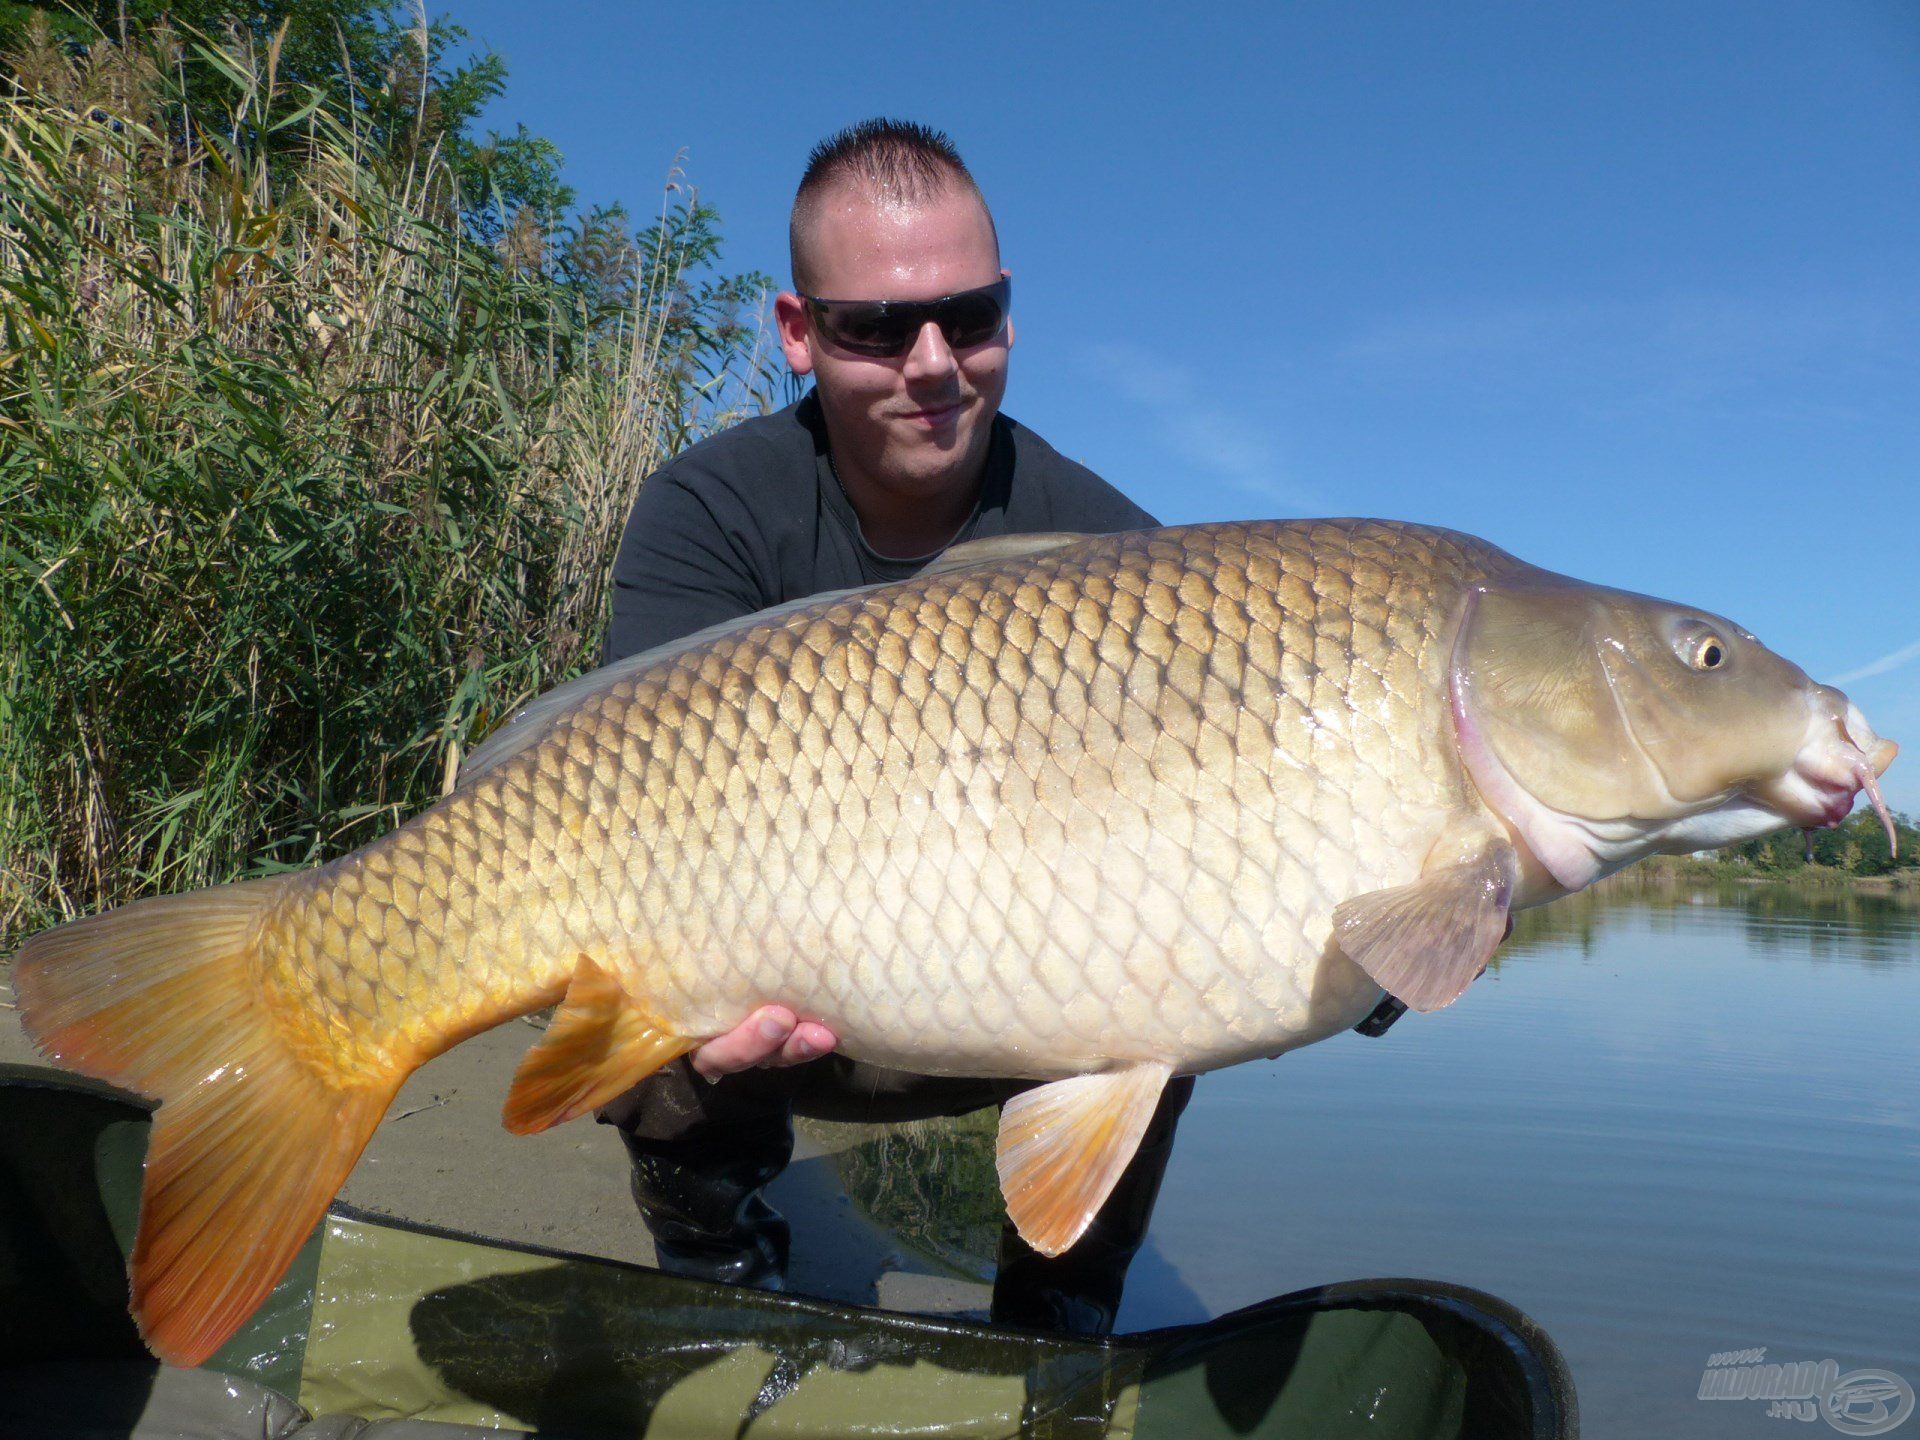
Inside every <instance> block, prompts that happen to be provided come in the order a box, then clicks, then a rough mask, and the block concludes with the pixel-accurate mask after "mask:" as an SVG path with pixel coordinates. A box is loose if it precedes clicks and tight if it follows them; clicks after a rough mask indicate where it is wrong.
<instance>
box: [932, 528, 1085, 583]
mask: <svg viewBox="0 0 1920 1440" xmlns="http://www.w3.org/2000/svg"><path fill="white" fill-rule="evenodd" d="M1091 539H1093V536H1091V535H1083V534H1080V533H1079V532H1077V531H1073V530H1036V531H1034V532H1033V533H1032V534H1029V535H989V536H988V537H987V538H986V539H984V540H968V541H966V542H964V543H963V544H959V545H955V546H952V547H950V548H949V549H946V550H943V551H942V552H941V553H940V556H939V558H938V559H936V560H934V561H932V562H931V563H930V564H929V565H928V566H927V568H926V569H924V570H922V571H921V572H920V573H921V574H922V575H946V574H950V573H951V572H953V571H955V570H967V569H971V568H972V567H973V566H975V565H989V564H991V563H993V562H994V561H995V560H1015V559H1019V558H1021V557H1023V556H1027V555H1044V554H1046V553H1047V552H1048V551H1049V550H1058V549H1061V548H1062V547H1063V546H1067V545H1074V544H1078V543H1079V542H1080V541H1082V540H1091Z"/></svg>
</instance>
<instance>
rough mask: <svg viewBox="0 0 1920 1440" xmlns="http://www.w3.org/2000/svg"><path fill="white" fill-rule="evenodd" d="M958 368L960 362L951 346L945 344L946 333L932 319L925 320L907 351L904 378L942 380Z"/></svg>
mask: <svg viewBox="0 0 1920 1440" xmlns="http://www.w3.org/2000/svg"><path fill="white" fill-rule="evenodd" d="M959 368H960V362H959V361H957V360H955V359H954V358H953V347H952V346H951V345H949V344H947V337H946V335H945V334H943V333H942V332H941V329H940V327H939V326H938V325H936V324H934V322H933V321H931V320H929V321H927V323H926V324H924V325H922V326H921V327H920V334H919V335H918V336H917V337H916V338H915V340H914V342H913V349H911V350H909V351H908V352H907V364H906V372H905V373H906V378H907V379H908V380H943V379H945V378H946V377H947V376H949V375H951V374H953V373H954V372H955V371H956V370H958V369H959Z"/></svg>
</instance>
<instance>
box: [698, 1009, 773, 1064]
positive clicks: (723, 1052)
mask: <svg viewBox="0 0 1920 1440" xmlns="http://www.w3.org/2000/svg"><path fill="white" fill-rule="evenodd" d="M795 1023H796V1022H795V1020H794V1015H793V1012H792V1011H791V1010H789V1009H787V1007H786V1006H784V1005H762V1006H761V1007H760V1008H759V1009H758V1010H756V1011H754V1012H753V1013H752V1014H751V1015H749V1016H747V1018H746V1019H744V1020H742V1021H741V1022H740V1023H739V1024H738V1025H736V1026H734V1027H733V1029H731V1030H729V1031H728V1032H727V1033H726V1034H724V1035H716V1036H715V1037H714V1038H713V1039H711V1040H709V1041H708V1042H707V1043H706V1044H704V1045H702V1046H701V1047H700V1048H699V1049H698V1050H696V1051H694V1052H693V1055H692V1057H691V1063H692V1065H693V1068H694V1069H695V1070H697V1071H699V1072H700V1073H701V1074H702V1075H704V1076H706V1077H707V1079H709V1080H717V1079H719V1078H720V1077H721V1076H722V1075H733V1074H737V1073H738V1072H739V1071H742V1070H751V1069H752V1068H753V1067H754V1066H756V1065H758V1064H760V1063H762V1062H763V1061H765V1060H767V1059H769V1058H771V1057H772V1056H775V1055H778V1054H779V1053H780V1047H781V1046H783V1045H785V1044H786V1043H787V1041H788V1039H789V1038H790V1037H791V1036H792V1035H793V1027H794V1025H795Z"/></svg>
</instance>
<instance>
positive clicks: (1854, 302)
mask: <svg viewBox="0 0 1920 1440" xmlns="http://www.w3.org/2000/svg"><path fill="white" fill-rule="evenodd" d="M1916 334H1920V306H1916V305H1915V304H1914V302H1913V299H1912V297H1911V296H1905V295H1890V294H1880V293H1875V294H1838V293H1829V294H1813V293H1810V294H1784V295H1783V294H1771V293H1769V294H1734V293H1726V294H1714V293H1673V294H1667V295H1659V296H1642V297H1632V298H1604V299H1593V300H1578V299H1572V300H1552V301H1534V302H1526V301H1522V302H1513V303H1493V304H1484V303H1483V304H1475V303H1470V302H1469V303H1461V304H1440V305H1434V306H1430V307H1425V308H1420V309H1415V310H1411V311H1408V312H1406V313H1403V314H1400V315H1395V316H1387V317H1383V318H1381V319H1379V320H1376V321H1375V322H1373V323H1371V324H1368V325H1365V326H1363V327H1361V328H1360V329H1359V330H1358V331H1357V332H1356V333H1355V334H1354V335H1352V336H1351V337H1350V338H1349V339H1348V340H1347V341H1346V342H1345V343H1344V344H1342V345H1340V346H1338V347H1337V350H1336V356H1337V358H1338V359H1340V360H1342V361H1344V362H1345V363H1346V364H1347V365H1348V366H1350V367H1351V368H1352V369H1354V370H1355V371H1357V372H1359V373H1360V374H1362V375H1364V376H1367V377H1369V378H1372V379H1376V380H1384V381H1387V382H1389V383H1406V382H1407V381H1410V380H1411V381H1414V382H1416V383H1418V382H1437V383H1439V384H1442V385H1444V386H1445V387H1446V388H1447V389H1448V390H1449V391H1450V392H1453V393H1458V392H1459V390H1460V389H1462V388H1463V387H1464V388H1466V389H1468V390H1471V391H1475V392H1477V393H1478V395H1479V398H1481V399H1482V400H1484V401H1488V402H1492V403H1496V404H1501V403H1504V404H1509V405H1532V404H1535V403H1537V401H1538V399H1539V396H1540V393H1541V391H1542V390H1543V388H1551V389H1552V390H1555V391H1558V392H1561V393H1565V394H1569V395H1571V396H1573V397H1576V398H1577V399H1578V400H1579V401H1581V402H1583V403H1584V404H1585V405H1586V406H1587V407H1588V408H1591V409H1598V410H1602V411H1609V412H1611V411H1617V410H1620V409H1645V408H1676V407H1678V408H1685V409H1686V410H1688V411H1690V412H1695V413H1697V412H1699V411H1700V410H1702V409H1705V408H1713V409H1717V410H1723V411H1733V412H1736V413H1739V412H1745V411H1748V410H1760V411H1764V413H1765V414H1767V415H1768V416H1769V417H1771V418H1774V419H1778V418H1781V417H1782V416H1783V415H1785V414H1787V413H1789V412H1791V413H1793V414H1796V415H1799V416H1801V417H1802V418H1806V417H1813V416H1819V417H1823V418H1833V417H1835V416H1843V415H1844V416H1848V417H1852V416H1855V415H1863V416H1864V415H1871V414H1873V413H1874V411H1875V410H1876V409H1877V408H1880V407H1883V406H1884V403H1885V402H1884V399H1882V398H1879V397H1884V396H1885V395H1887V394H1888V392H1889V385H1888V381H1889V379H1890V378H1891V377H1897V376H1900V375H1908V376H1912V375H1915V374H1916V373H1920V367H1916V366H1915V363H1914V360H1913V353H1912V347H1913V341H1914V338H1915V336H1916ZM1783 392H1784V393H1783Z"/></svg>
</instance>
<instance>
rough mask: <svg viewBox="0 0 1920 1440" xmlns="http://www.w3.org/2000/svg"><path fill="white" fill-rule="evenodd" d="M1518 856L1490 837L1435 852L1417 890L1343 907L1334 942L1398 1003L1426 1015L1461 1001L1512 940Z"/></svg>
mask: <svg viewBox="0 0 1920 1440" xmlns="http://www.w3.org/2000/svg"><path fill="white" fill-rule="evenodd" d="M1518 870H1519V857H1518V856H1517V855H1516V854H1515V853H1514V849H1513V846H1512V845H1510V844H1509V843H1507V842H1506V841H1505V840H1503V839H1494V838H1492V837H1489V838H1487V839H1486V840H1485V841H1484V843H1481V844H1479V845H1477V846H1473V847H1470V848H1468V849H1467V850H1466V853H1464V854H1462V853H1461V850H1460V849H1459V848H1455V847H1452V846H1449V847H1447V848H1446V849H1438V848H1437V849H1436V853H1435V854H1433V855H1432V856H1430V857H1429V859H1428V863H1427V867H1426V869H1425V871H1424V872H1423V873H1422V874H1421V876H1420V878H1419V879H1418V880H1416V881H1414V882H1413V883H1412V884H1411V885H1397V886H1395V887H1394V888H1392V889H1390V890H1374V891H1371V892H1369V893H1368V894H1365V895H1359V896H1356V897H1355V898H1353V899H1352V900H1348V901H1345V902H1344V903H1342V904H1341V905H1339V906H1337V907H1336V908H1335V909H1334V912H1333V938H1334V940H1335V942H1336V943H1337V944H1338V945H1339V947H1340V948H1341V950H1343V951H1344V952H1346V955H1347V958H1348V959H1350V960H1352V961H1353V962H1354V964H1356V965H1358V966H1359V967H1360V968H1361V969H1362V970H1364V971H1366V972H1367V974H1368V975H1369V976H1370V977H1372V979H1373V981H1374V983H1375V984H1377V985H1378V986H1379V987H1380V988H1381V989H1382V990H1385V991H1386V992H1387V993H1388V994H1389V995H1391V996H1393V997H1394V998H1395V999H1396V1000H1403V1001H1405V1002H1406V1003H1407V1004H1409V1005H1411V1006H1412V1007H1413V1008H1414V1009H1416V1010H1418V1011H1421V1012H1422V1013H1427V1012H1430V1011H1434V1010H1439V1009H1441V1008H1443V1007H1444V1006H1447V1005H1451V1004H1452V1003H1453V1002H1454V1001H1455V1000H1457V999H1459V998H1460V996H1461V994H1462V993H1463V992H1464V991H1465V990H1466V988H1467V986H1469V985H1471V984H1472V983H1473V980H1474V977H1475V976H1476V975H1478V974H1479V973H1480V972H1481V971H1482V970H1484V969H1485V968H1486V965H1487V961H1489V960H1491V959H1492V958H1493V952H1494V951H1495V950H1498V949H1499V948H1500V942H1501V940H1502V939H1504V938H1505V936H1506V927H1507V915H1508V912H1509V909H1510V908H1511V905H1512V901H1513V887H1514V884H1515V881H1516V878H1517V876H1518Z"/></svg>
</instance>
